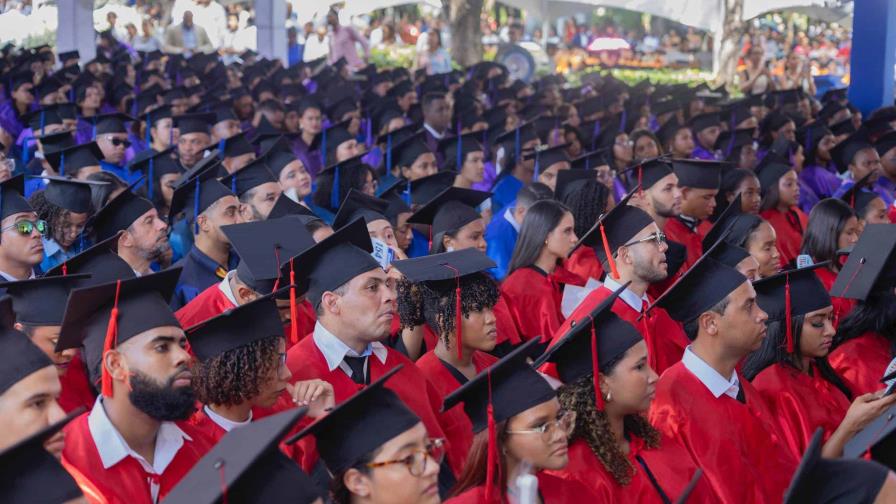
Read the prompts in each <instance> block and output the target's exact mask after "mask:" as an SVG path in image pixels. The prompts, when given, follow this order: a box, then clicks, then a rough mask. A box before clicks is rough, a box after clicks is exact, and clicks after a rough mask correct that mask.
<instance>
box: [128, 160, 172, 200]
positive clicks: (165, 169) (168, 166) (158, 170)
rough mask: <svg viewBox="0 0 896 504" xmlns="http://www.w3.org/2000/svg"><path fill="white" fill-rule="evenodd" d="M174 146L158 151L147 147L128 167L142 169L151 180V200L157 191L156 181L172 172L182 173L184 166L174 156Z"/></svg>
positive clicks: (149, 190)
mask: <svg viewBox="0 0 896 504" xmlns="http://www.w3.org/2000/svg"><path fill="white" fill-rule="evenodd" d="M174 149H175V148H174V147H169V148H167V149H165V150H163V151H161V152H156V151H154V150H152V149H147V150H144V151H142V152H140V153H139V154H137V155H136V156H134V159H132V160H131V162H130V164H129V165H128V168H129V169H130V170H131V171H135V170H140V171H141V172H143V173H144V174H145V175H146V179H147V180H148V181H149V183H148V184H147V186H148V190H147V196H148V197H149V200H150V201H152V200H153V196H154V193H155V185H156V184H155V183H156V182H157V181H158V180H160V179H161V178H162V177H163V176H165V175H170V174H172V173H177V174H179V173H181V172H182V171H183V168H181V166H180V163H178V162H177V161H176V160H175V159H174V157H173V155H172V154H173V152H174Z"/></svg>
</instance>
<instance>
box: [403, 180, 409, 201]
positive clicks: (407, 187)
mask: <svg viewBox="0 0 896 504" xmlns="http://www.w3.org/2000/svg"><path fill="white" fill-rule="evenodd" d="M404 202H405V203H406V204H407V205H408V206H411V181H410V180H408V181H407V184H406V185H405V190H404Z"/></svg>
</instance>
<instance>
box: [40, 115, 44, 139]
mask: <svg viewBox="0 0 896 504" xmlns="http://www.w3.org/2000/svg"><path fill="white" fill-rule="evenodd" d="M44 114H45V112H44V111H43V110H41V111H40V136H44V122H45V117H44Z"/></svg>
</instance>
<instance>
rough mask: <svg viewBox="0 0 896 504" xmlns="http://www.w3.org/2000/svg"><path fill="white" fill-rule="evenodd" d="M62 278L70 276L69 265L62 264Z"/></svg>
mask: <svg viewBox="0 0 896 504" xmlns="http://www.w3.org/2000/svg"><path fill="white" fill-rule="evenodd" d="M62 276H68V263H67V262H64V263H62Z"/></svg>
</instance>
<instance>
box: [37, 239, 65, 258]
mask: <svg viewBox="0 0 896 504" xmlns="http://www.w3.org/2000/svg"><path fill="white" fill-rule="evenodd" d="M40 241H42V242H43V244H44V256H45V257H52V256H54V255H56V253H57V252H59V251H60V250H62V246H61V245H59V243H57V242H56V240H54V239H53V238H41V239H40Z"/></svg>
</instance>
